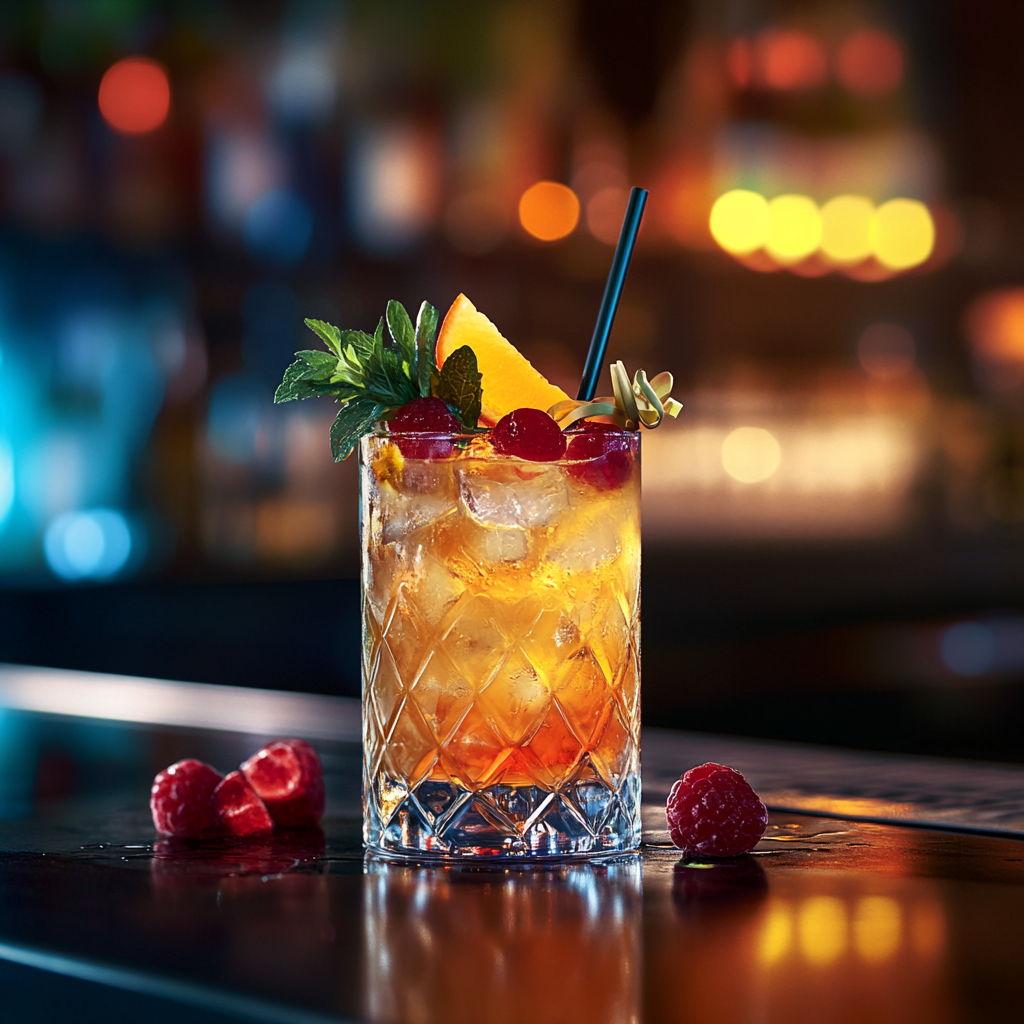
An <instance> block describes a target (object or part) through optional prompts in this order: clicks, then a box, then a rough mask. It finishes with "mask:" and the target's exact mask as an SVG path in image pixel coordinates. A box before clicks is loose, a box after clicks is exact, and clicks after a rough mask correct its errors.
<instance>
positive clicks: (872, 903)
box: [853, 896, 903, 963]
mask: <svg viewBox="0 0 1024 1024" xmlns="http://www.w3.org/2000/svg"><path fill="white" fill-rule="evenodd" d="M902 931H903V915H902V913H901V912H900V905H899V904H898V903H897V902H896V901H895V900H893V899H890V898H889V897H888V896H865V897H864V898H863V899H862V900H859V901H858V903H857V910H856V912H855V913H854V916H853V943H854V945H855V946H856V947H857V952H858V953H859V954H860V955H861V957H863V958H864V959H865V960H868V961H870V962H872V963H878V962H880V961H882V960H888V959H889V957H891V956H892V955H893V954H894V953H895V952H896V950H898V949H899V948H900V934H901V932H902Z"/></svg>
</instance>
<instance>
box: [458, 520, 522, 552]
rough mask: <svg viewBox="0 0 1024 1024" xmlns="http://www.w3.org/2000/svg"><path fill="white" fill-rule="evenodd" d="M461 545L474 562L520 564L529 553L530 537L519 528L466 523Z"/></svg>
mask: <svg viewBox="0 0 1024 1024" xmlns="http://www.w3.org/2000/svg"><path fill="white" fill-rule="evenodd" d="M463 543H464V545H465V548H466V551H467V552H468V553H469V556H470V557H471V558H472V559H474V561H476V562H521V561H522V560H523V559H524V558H526V556H527V554H529V551H530V535H529V533H527V532H526V530H524V529H523V528H522V527H519V526H491V527H487V526H478V525H477V524H476V523H474V522H472V521H469V522H466V524H465V527H464V529H463Z"/></svg>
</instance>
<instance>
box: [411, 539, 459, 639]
mask: <svg viewBox="0 0 1024 1024" xmlns="http://www.w3.org/2000/svg"><path fill="white" fill-rule="evenodd" d="M465 589H466V586H465V584H464V583H463V582H462V581H461V580H460V579H458V577H456V576H454V575H453V574H452V573H451V572H449V571H448V569H447V568H446V567H445V566H444V565H442V564H441V562H439V561H438V560H437V559H436V558H434V557H433V555H431V554H430V553H429V552H427V551H426V550H424V549H420V551H419V552H418V557H417V558H416V559H415V568H414V575H413V583H412V589H411V593H412V595H414V599H415V601H416V606H417V607H418V608H419V610H420V614H421V615H422V616H423V617H424V618H425V619H426V620H427V622H429V623H430V625H431V626H437V625H438V624H439V623H440V622H441V619H443V618H444V616H445V614H446V613H447V612H448V610H449V609H450V608H451V607H452V606H453V605H454V604H455V602H456V601H457V600H458V599H459V598H460V597H461V596H462V594H463V593H464V592H465Z"/></svg>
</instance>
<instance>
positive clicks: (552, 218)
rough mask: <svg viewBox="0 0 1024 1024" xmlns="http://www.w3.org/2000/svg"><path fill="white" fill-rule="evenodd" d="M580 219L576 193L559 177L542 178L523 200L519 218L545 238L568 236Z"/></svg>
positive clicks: (545, 240) (537, 236) (551, 240)
mask: <svg viewBox="0 0 1024 1024" xmlns="http://www.w3.org/2000/svg"><path fill="white" fill-rule="evenodd" d="M579 219H580V201H579V200H578V199H577V198H576V193H575V192H573V190H572V189H571V188H569V187H568V186H566V185H560V184H559V183H558V182H557V181H538V182H537V183H536V184H535V185H531V186H530V187H529V188H528V189H527V190H526V191H525V192H524V193H523V194H522V197H521V198H520V200H519V222H520V224H522V225H523V227H524V228H525V230H526V231H527V232H528V233H529V234H531V235H533V237H534V238H539V239H540V240H541V241H542V242H554V241H555V240H556V239H559V238H565V236H566V235H568V234H571V233H572V231H573V230H574V229H575V227H576V224H577V223H578V222H579Z"/></svg>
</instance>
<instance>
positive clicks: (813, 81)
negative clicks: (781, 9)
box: [757, 29, 828, 90]
mask: <svg viewBox="0 0 1024 1024" xmlns="http://www.w3.org/2000/svg"><path fill="white" fill-rule="evenodd" d="M757 64H758V70H759V72H760V75H759V77H760V79H761V81H762V82H763V83H764V84H765V85H766V86H767V87H768V88H769V89H780V90H802V89H816V88H818V87H819V86H821V85H824V83H825V79H826V78H827V77H828V56H827V55H826V53H825V47H824V46H823V45H822V44H821V43H820V42H819V41H818V40H817V39H815V38H814V36H812V35H809V34H808V33H806V32H797V31H795V30H790V29H769V30H768V31H767V32H764V33H763V34H762V35H761V37H760V38H759V39H758V41H757Z"/></svg>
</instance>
